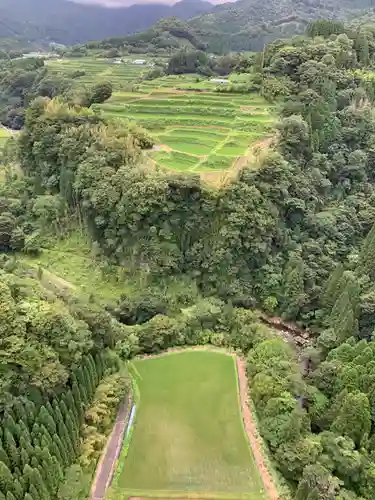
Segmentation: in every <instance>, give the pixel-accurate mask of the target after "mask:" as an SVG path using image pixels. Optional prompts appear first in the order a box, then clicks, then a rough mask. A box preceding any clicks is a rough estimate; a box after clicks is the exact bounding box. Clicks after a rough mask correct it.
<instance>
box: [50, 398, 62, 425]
mask: <svg viewBox="0 0 375 500" xmlns="http://www.w3.org/2000/svg"><path fill="white" fill-rule="evenodd" d="M52 405H53V411H54V413H55V422H56V425H58V424H59V423H62V422H64V419H63V416H62V413H61V409H60V406H59V404H58V403H57V400H54V401H53V403H52Z"/></svg>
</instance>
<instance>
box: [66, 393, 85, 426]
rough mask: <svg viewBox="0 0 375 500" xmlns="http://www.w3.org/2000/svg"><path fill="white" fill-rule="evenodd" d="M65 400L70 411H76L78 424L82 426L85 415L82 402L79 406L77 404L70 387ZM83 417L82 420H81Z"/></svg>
mask: <svg viewBox="0 0 375 500" xmlns="http://www.w3.org/2000/svg"><path fill="white" fill-rule="evenodd" d="M78 392H79V391H78ZM64 401H65V404H66V407H67V409H68V411H69V410H72V412H73V413H74V415H75V417H76V422H77V425H78V426H80V425H81V424H82V421H83V415H84V413H83V407H82V403H81V404H80V405H79V408H78V407H77V406H76V403H75V400H74V398H73V394H72V391H71V390H70V389H68V390H67V391H66V393H65V396H64ZM81 418H82V421H81Z"/></svg>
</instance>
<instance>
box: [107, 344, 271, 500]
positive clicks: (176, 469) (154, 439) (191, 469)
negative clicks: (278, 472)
mask: <svg viewBox="0 0 375 500" xmlns="http://www.w3.org/2000/svg"><path fill="white" fill-rule="evenodd" d="M133 372H134V378H135V379H136V384H137V387H138V391H139V399H138V402H137V411H136V417H135V424H134V430H133V434H132V438H131V441H130V445H129V447H128V451H127V453H126V450H127V447H124V448H123V451H122V455H121V456H120V459H119V463H118V470H117V471H116V473H115V478H114V480H113V483H112V487H111V489H110V491H109V494H108V498H109V499H111V500H112V499H115V498H116V499H117V498H128V497H132V496H136V497H138V498H139V497H146V498H148V497H152V496H158V497H163V498H170V497H173V496H174V497H176V496H177V497H178V498H180V499H181V498H185V497H186V496H194V498H196V499H199V498H205V496H209V497H210V498H222V497H223V498H247V499H251V500H264V499H265V496H264V493H263V490H262V484H261V480H260V477H259V475H258V472H257V469H256V466H255V462H254V459H253V456H252V454H251V451H250V447H249V443H248V440H247V437H246V434H245V431H244V428H243V423H242V418H241V413H240V406H239V396H238V388H237V372H236V365H235V360H234V357H232V356H230V355H227V354H224V353H219V352H212V351H197V350H192V351H183V352H179V353H173V354H168V355H166V356H162V357H155V358H149V359H143V360H137V361H135V362H134V363H133Z"/></svg>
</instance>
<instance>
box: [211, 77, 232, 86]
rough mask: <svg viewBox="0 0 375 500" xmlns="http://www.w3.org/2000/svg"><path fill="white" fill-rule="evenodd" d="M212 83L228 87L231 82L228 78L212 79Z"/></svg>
mask: <svg viewBox="0 0 375 500" xmlns="http://www.w3.org/2000/svg"><path fill="white" fill-rule="evenodd" d="M210 82H212V83H218V84H220V85H228V83H229V80H227V79H226V78H211V79H210Z"/></svg>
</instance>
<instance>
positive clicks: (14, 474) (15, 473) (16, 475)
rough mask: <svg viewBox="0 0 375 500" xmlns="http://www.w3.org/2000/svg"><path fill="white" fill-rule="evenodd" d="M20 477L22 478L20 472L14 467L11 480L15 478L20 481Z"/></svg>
mask: <svg viewBox="0 0 375 500" xmlns="http://www.w3.org/2000/svg"><path fill="white" fill-rule="evenodd" d="M21 477H22V472H21V470H20V468H19V467H15V468H14V471H13V478H17V479H18V480H20V479H21Z"/></svg>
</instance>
